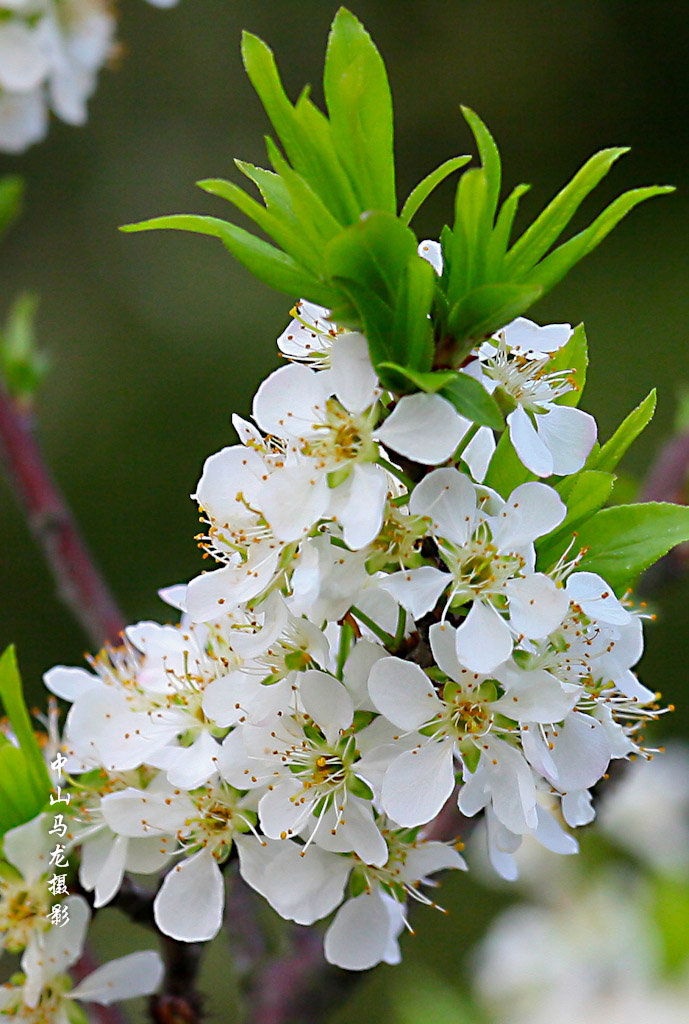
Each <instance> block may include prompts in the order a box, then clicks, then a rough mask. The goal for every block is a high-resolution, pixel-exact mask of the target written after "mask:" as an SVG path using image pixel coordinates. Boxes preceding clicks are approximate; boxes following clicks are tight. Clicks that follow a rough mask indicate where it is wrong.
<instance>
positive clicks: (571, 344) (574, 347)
mask: <svg viewBox="0 0 689 1024" xmlns="http://www.w3.org/2000/svg"><path fill="white" fill-rule="evenodd" d="M588 365H589V356H588V342H587V340H586V331H585V330H584V325H583V324H579V326H578V327H575V328H574V331H573V332H572V337H571V338H570V339H569V341H568V342H567V344H566V345H563V347H562V348H561V349H559V350H558V351H557V352H555V353H554V356H553V358H552V359H551V360H550V362H549V364H548V373H557V372H563V371H564V370H570V371H571V373H570V374H569V379H570V380H571V382H572V384H574V385H575V387H574V389H573V390H572V391H566V392H565V393H564V395H560V397H559V398H558V399H557V403H558V405H579V401H580V399H581V395H582V392H583V390H584V386H585V384H586V370H587V369H588Z"/></svg>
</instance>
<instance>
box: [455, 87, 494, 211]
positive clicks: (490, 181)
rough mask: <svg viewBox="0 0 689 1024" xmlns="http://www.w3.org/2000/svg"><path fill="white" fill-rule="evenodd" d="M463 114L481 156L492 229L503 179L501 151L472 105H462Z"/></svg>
mask: <svg viewBox="0 0 689 1024" xmlns="http://www.w3.org/2000/svg"><path fill="white" fill-rule="evenodd" d="M462 114H463V115H464V118H465V120H466V122H467V124H468V125H469V127H470V128H471V130H472V132H473V134H474V138H475V139H476V145H477V146H478V151H479V156H480V157H481V164H482V166H483V171H484V175H485V180H486V186H487V220H488V224H487V227H488V230H490V229H491V228H492V227H493V220H494V218H495V211H496V209H497V206H498V200H499V198H500V185H501V181H502V167H501V163H500V152H499V150H498V147H497V146H496V145H495V140H494V139H493V136H492V135H491V134H490V132H489V131H488V129H487V128H486V126H485V124H484V123H483V121H482V120H481V118H480V117H479V116H478V114H475V113H474V111H473V110H471V108H470V107H462Z"/></svg>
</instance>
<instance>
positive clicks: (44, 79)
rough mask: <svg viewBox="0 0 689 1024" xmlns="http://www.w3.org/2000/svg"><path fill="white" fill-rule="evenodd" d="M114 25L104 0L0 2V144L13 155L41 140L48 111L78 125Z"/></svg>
mask: <svg viewBox="0 0 689 1024" xmlns="http://www.w3.org/2000/svg"><path fill="white" fill-rule="evenodd" d="M176 2H177V0H149V3H152V4H154V5H155V6H156V7H172V6H173V5H174V4H175V3H176ZM115 30H116V18H115V13H114V7H113V4H112V3H111V0H0V150H4V151H5V152H9V153H19V152H21V151H22V150H24V149H26V148H27V147H28V146H31V145H33V144H34V143H35V142H38V141H40V140H41V139H42V138H43V137H44V136H45V134H46V132H47V129H48V111H49V110H52V111H53V113H55V114H56V115H57V116H58V117H59V118H60V119H61V120H63V121H66V122H67V123H68V124H75V125H80V124H84V122H85V121H86V116H87V111H86V102H87V100H88V99H89V97H90V96H91V94H92V92H93V90H94V88H95V85H96V77H97V75H98V71H99V70H100V68H101V67H102V66H103V64H104V63H105V62H106V61H107V60H108V58H109V57H110V56H111V55H112V54H113V53H114V52H115V48H116V43H115Z"/></svg>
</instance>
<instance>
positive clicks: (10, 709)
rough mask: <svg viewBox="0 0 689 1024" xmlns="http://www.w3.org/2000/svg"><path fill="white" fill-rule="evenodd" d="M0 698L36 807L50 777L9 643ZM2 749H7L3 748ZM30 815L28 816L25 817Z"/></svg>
mask: <svg viewBox="0 0 689 1024" xmlns="http://www.w3.org/2000/svg"><path fill="white" fill-rule="evenodd" d="M0 701H2V704H3V706H4V708H5V712H6V714H7V717H8V718H9V720H10V725H11V726H12V731H13V732H14V735H15V736H16V738H17V742H18V744H19V751H20V752H21V754H22V757H23V759H24V762H25V764H26V775H27V779H28V781H29V783H30V787H31V792H32V794H33V798H34V803H35V804H37V805H38V809H40V807H41V806H42V805H43V803H45V801H46V800H47V798H48V793H49V792H50V777H49V775H48V770H47V768H46V766H45V762H44V760H43V755H42V754H41V750H40V747H39V746H38V742H37V740H36V737H35V736H34V732H33V729H32V727H31V719H30V718H29V712H28V711H27V710H26V704H25V703H24V694H23V692H22V681H21V677H20V675H19V669H18V667H17V658H16V655H15V652H14V647H12V646H10V647H8V648H7V649H6V650H5V651H4V653H3V655H2V657H0ZM3 749H7V748H6V747H4V748H3ZM5 756H7V755H5ZM13 756H14V755H13ZM36 813H38V811H37V810H36V811H34V814H36ZM33 816H34V815H30V816H29V817H33ZM27 820H28V819H27Z"/></svg>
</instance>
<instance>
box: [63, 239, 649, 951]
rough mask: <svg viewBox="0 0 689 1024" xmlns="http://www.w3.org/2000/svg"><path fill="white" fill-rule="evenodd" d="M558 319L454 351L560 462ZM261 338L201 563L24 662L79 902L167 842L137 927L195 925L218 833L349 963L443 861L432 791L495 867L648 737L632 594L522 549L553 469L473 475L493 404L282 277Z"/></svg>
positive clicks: (214, 460) (550, 510) (398, 927)
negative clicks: (390, 348) (39, 672)
mask: <svg viewBox="0 0 689 1024" xmlns="http://www.w3.org/2000/svg"><path fill="white" fill-rule="evenodd" d="M421 251H422V252H425V253H426V254H429V253H430V255H433V252H434V251H433V243H423V244H422V246H421ZM571 333H572V332H571V329H570V327H569V325H566V324H554V325H550V326H547V327H538V326H537V325H536V324H534V323H531V322H530V321H527V320H524V319H522V318H520V319H518V320H516V321H514V322H513V323H511V324H509V325H508V326H507V327H506V328H505V329H504V330H502V331H500V332H499V333H498V334H497V335H496V336H495V337H494V338H492V339H491V340H489V341H488V342H485V343H484V344H482V345H481V346H480V347H479V348H478V349H477V350H476V351H475V352H474V353H473V357H472V358H471V359H470V360H469V362H468V364H467V365H468V370H467V372H469V373H471V374H472V375H473V376H474V377H475V378H476V379H477V380H479V381H480V382H481V383H482V384H483V385H484V386H485V388H486V389H487V390H488V391H490V392H497V389H500V392H501V394H502V395H503V396H507V397H508V398H509V400H510V402H511V410H512V411H511V412H510V414H509V416H508V426H509V429H510V435H511V437H512V440H513V443H514V447H515V449H516V451H517V453H518V455H519V457H520V458H521V459H522V461H523V462H524V464H525V466H527V467H528V468H529V469H530V470H531V471H532V473H534V474H536V475H539V476H542V477H545V476H549V475H550V474H551V473H557V474H563V473H572V472H576V471H577V470H578V469H580V468H581V467H582V466H583V464H584V462H585V460H586V458H587V455H588V453H589V451H590V449H591V447H592V445H593V443H594V440H595V436H596V425H595V421H594V420H593V419H592V417H590V416H589V415H588V414H586V413H583V412H580V411H579V410H577V409H575V408H572V407H569V406H563V405H559V404H558V401H557V400H558V398H559V397H560V396H562V395H563V394H564V393H565V392H566V391H567V390H568V389H569V388H571V387H572V386H573V385H572V383H571V381H570V380H569V378H568V374H567V373H564V374H563V373H559V372H558V373H553V372H550V371H549V364H550V360H551V357H552V354H553V353H556V352H558V351H559V350H560V349H561V348H562V347H563V346H564V345H565V344H566V342H567V341H568V339H569V337H570V336H571ZM278 345H279V348H280V350H281V352H282V354H283V356H285V357H286V358H287V360H288V362H287V363H286V365H284V366H282V367H281V368H280V369H278V370H276V371H275V372H274V373H272V374H271V375H270V376H269V377H268V378H267V379H266V380H265V381H264V382H263V383H262V384H261V385H260V387H259V388H258V391H257V393H256V395H255V398H254V402H253V422H247V421H245V420H242V419H240V418H238V417H235V418H234V424H235V428H236V430H237V433H238V436H239V439H240V440H239V443H238V444H235V445H232V446H229V447H227V448H224V449H223V450H222V451H220V452H217V453H215V454H214V455H212V456H210V458H209V459H208V460H207V461H206V463H205V466H204V469H203V473H202V476H201V479H200V481H199V483H198V486H197V489H196V494H195V497H196V500H197V501H198V504H199V506H200V509H201V512H202V521H203V523H204V531H203V533H202V534H201V535H199V537H198V541H199V543H200V546H201V547H202V548H203V550H204V553H205V556H206V557H207V558H208V559H209V560H211V561H212V562H213V563H214V567H212V568H211V569H210V571H207V572H205V573H203V574H201V575H200V576H198V577H196V578H195V579H193V580H192V581H191V582H190V583H189V584H188V586H179V587H173V588H170V589H169V590H168V591H166V592H165V597H166V599H167V600H168V602H169V603H170V604H172V605H174V606H176V607H177V608H179V609H180V610H181V612H182V620H181V624H180V625H179V626H172V625H159V624H157V623H154V622H140V623H138V624H137V625H134V626H131V627H129V628H128V629H127V630H126V632H125V635H124V636H123V642H122V644H121V646H119V647H113V648H106V649H105V650H103V651H102V652H101V653H100V654H98V655H97V656H96V657H95V658H93V659H92V662H91V671H86V670H84V669H80V668H66V667H56V668H53V669H51V670H50V671H49V672H48V673H47V675H46V677H45V682H46V685H47V686H48V688H49V689H50V690H51V691H52V692H53V693H54V694H55V695H57V696H58V697H60V698H63V699H64V700H66V701H68V702H70V703H71V709H70V711H69V714H68V717H67V721H66V726H65V737H64V749H65V750H66V752H67V754H68V757H69V763H68V767H67V771H68V772H70V773H71V774H72V776H73V778H74V779H75V788H74V790H73V805H72V812H73V819H72V833H71V844H72V848H75V847H77V846H79V847H80V848H81V865H80V881H81V884H82V886H83V887H84V888H85V889H86V890H92V891H93V892H94V903H95V906H97V907H98V906H102V905H104V904H107V903H108V902H109V901H110V900H111V899H112V898H113V897H114V896H115V894H116V893H117V892H118V890H119V887H120V885H121V882H122V879H123V876H124V873H125V872H127V871H136V872H144V873H146V872H148V873H151V874H154V873H157V872H160V871H161V870H162V869H164V868H167V873H166V874H165V877H164V880H163V882H162V885H161V887H160V889H159V891H158V894H157V896H156V899H155V904H154V912H155V919H156V922H157V924H158V927H159V928H160V929H161V931H162V932H164V933H165V934H167V935H170V936H172V937H173V938H176V939H180V940H184V941H202V940H208V939H210V938H212V937H213V936H214V935H215V934H216V933H217V932H218V931H219V929H220V927H221V924H222V921H223V910H224V885H223V876H222V865H223V863H224V862H226V861H227V860H228V858H229V857H230V856H231V855H234V854H233V851H234V850H236V855H237V856H238V858H239V868H240V871H241V874H242V876H243V878H244V880H245V881H246V882H247V883H248V884H249V885H250V886H252V887H253V888H254V889H256V890H257V891H258V892H259V893H261V894H262V895H263V896H264V897H265V898H266V899H267V900H268V902H269V903H270V904H271V906H272V907H274V909H275V910H276V911H277V912H278V913H279V914H281V915H282V916H283V917H284V918H286V919H289V920H293V921H296V922H298V923H300V924H311V923H313V922H315V921H317V920H319V919H321V918H324V917H326V916H328V915H331V914H333V913H334V917H333V918H332V920H331V923H330V924H329V926H328V928H327V931H326V933H325V955H326V957H327V959H328V960H329V961H330V962H332V963H334V964H337V965H339V966H341V967H344V968H347V969H352V970H362V969H366V968H369V967H371V966H373V965H374V964H376V963H378V962H380V961H385V962H387V963H395V962H397V961H398V960H399V958H400V950H399V944H398V938H399V935H400V933H401V932H402V929H403V928H404V926H405V924H406V919H407V903H408V899H409V898H411V899H416V900H419V901H421V902H424V903H429V904H433V900H432V898H431V897H430V896H428V895H427V894H426V893H425V892H424V891H423V889H422V887H423V886H429V885H433V884H434V883H433V880H432V879H431V878H430V877H429V876H431V875H433V874H434V873H436V872H438V871H441V870H445V869H449V868H456V869H464V868H465V866H466V865H465V863H464V860H463V858H462V857H461V855H460V853H459V852H458V850H457V848H456V847H455V845H453V844H451V843H446V842H441V841H438V840H437V839H434V838H431V835H432V833H430V826H431V823H433V822H434V820H435V819H436V818H437V816H438V814H439V812H440V811H441V810H442V809H443V808H444V807H445V806H446V805H448V806H450V807H451V806H452V803H451V802H452V801H455V802H456V803H457V806H458V808H459V810H460V811H461V813H462V814H463V815H465V816H467V817H471V816H474V815H477V814H479V812H484V816H485V821H486V826H487V827H486V832H487V838H488V846H489V855H490V859H491V862H492V864H493V866H494V867H495V869H496V870H497V871H498V872H499V873H500V874H501V875H503V876H504V877H506V878H514V877H515V876H516V870H517V868H516V860H515V856H514V854H515V852H516V850H517V849H518V847H519V846H520V844H521V843H522V840H523V839H524V837H534V838H535V839H536V840H537V841H538V842H539V843H540V844H542V845H543V846H544V847H546V848H547V849H549V850H552V851H554V852H557V853H563V854H569V853H574V852H575V851H576V849H577V843H576V841H575V839H574V838H573V836H572V835H571V834H570V832H569V831H567V829H566V827H565V825H569V826H572V827H574V826H578V825H582V824H585V823H587V822H589V821H591V820H592V818H593V816H594V810H593V807H592V801H591V795H590V792H589V791H590V789H591V787H592V786H593V785H594V784H595V783H596V782H598V780H599V779H600V778H601V777H602V776H603V775H604V773H605V772H606V769H607V766H608V763H609V761H610V760H611V758H624V757H627V756H628V755H630V754H632V753H634V752H637V751H639V750H642V747H641V743H642V738H641V736H640V735H639V727H640V725H641V723H643V722H644V721H645V720H646V719H647V718H649V717H654V716H655V714H656V712H657V707H656V705H655V704H654V701H655V695H654V694H653V693H651V692H650V691H649V690H648V689H646V688H645V687H644V686H642V685H641V684H640V683H639V681H638V680H637V678H636V676H635V674H634V672H633V671H632V669H633V666H634V665H635V664H636V662H637V661H638V659H639V657H640V655H641V652H642V647H643V638H642V624H641V618H640V615H639V614H637V613H636V612H635V611H633V610H631V608H630V607H629V606H628V605H627V604H625V603H623V602H621V601H620V600H619V599H618V598H617V597H616V596H615V594H614V593H613V591H612V589H611V588H610V587H609V586H608V585H607V583H606V582H605V580H603V579H602V578H601V577H600V576H598V575H597V574H596V573H593V572H589V571H581V570H578V569H577V563H578V561H579V554H578V552H577V551H576V550H572V546H570V551H569V553H568V554H566V555H565V556H563V557H562V558H560V559H559V561H558V562H557V563H556V564H555V565H552V566H550V567H547V571H546V570H545V569H543V568H538V569H537V568H536V558H535V548H534V543H535V541H537V539H538V538H539V537H542V536H545V535H547V534H548V533H550V532H551V531H553V530H554V529H555V528H557V527H558V526H559V524H561V523H562V521H563V519H564V517H565V514H566V508H565V505H564V504H563V502H562V500H561V498H560V496H559V495H558V493H557V491H556V490H554V489H553V488H552V487H550V486H548V485H546V484H545V483H542V482H540V481H532V482H528V483H524V484H522V485H521V486H519V487H517V488H516V489H515V490H514V491H513V492H512V493H511V494H510V495H509V496H508V497H507V498H503V497H501V496H500V495H499V494H498V493H497V492H496V491H494V490H492V489H491V488H490V487H488V486H486V485H485V484H484V483H483V481H484V479H485V474H486V469H487V466H488V464H489V462H490V459H491V457H492V454H493V451H494V448H495V440H494V436H493V433H492V431H491V430H489V429H488V428H485V427H482V428H480V429H477V426H476V425H475V424H472V423H471V422H470V421H469V420H467V419H465V418H464V417H463V416H461V415H460V414H459V413H458V412H457V411H456V409H455V407H454V406H453V405H452V404H451V403H450V402H449V401H448V400H447V399H445V398H443V397H441V396H440V395H438V394H427V393H417V394H412V395H406V396H404V397H401V398H399V397H395V396H394V395H393V394H391V393H389V392H387V391H386V390H385V389H383V388H382V387H381V385H380V383H379V381H378V379H377V376H376V373H375V371H374V369H373V366H372V364H371V361H370V357H369V351H368V344H367V341H366V339H365V338H364V337H363V336H362V335H360V334H357V333H353V332H347V331H343V330H340V329H338V328H337V327H336V326H334V325H333V324H332V322H331V321H330V320H329V319H328V312H327V311H326V310H324V309H321V308H320V307H316V306H313V305H310V304H308V303H301V304H300V305H299V306H298V307H297V310H296V311H295V314H294V319H293V320H292V322H291V323H290V325H289V326H288V328H287V330H286V331H285V332H284V333H283V334H282V335H281V337H280V338H279V339H278ZM433 905H435V904H433Z"/></svg>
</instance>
